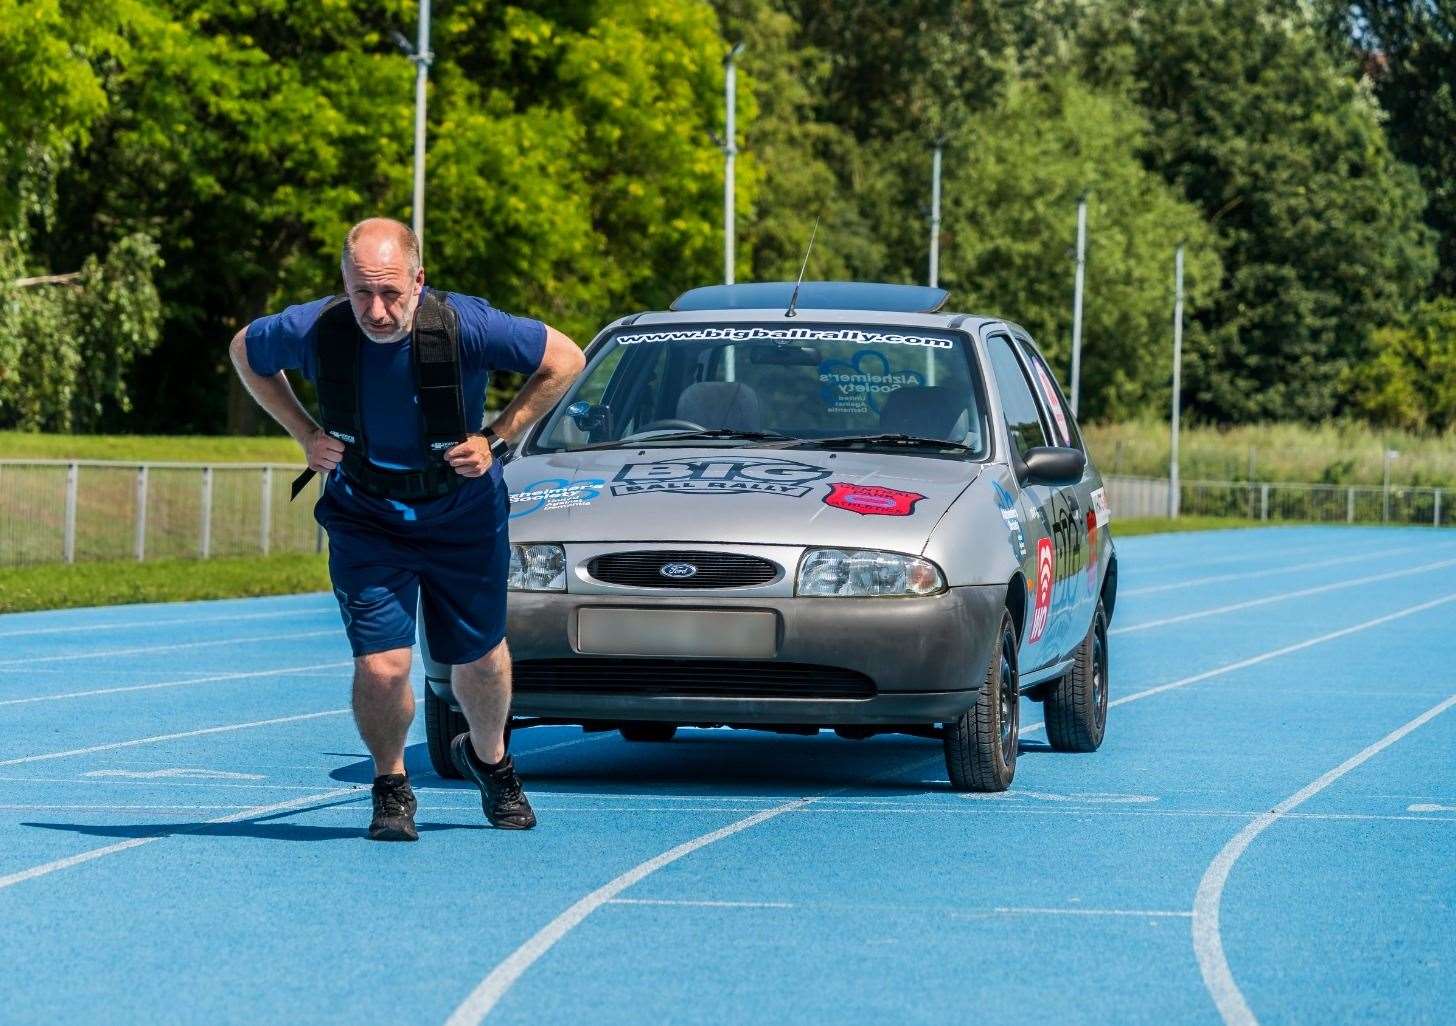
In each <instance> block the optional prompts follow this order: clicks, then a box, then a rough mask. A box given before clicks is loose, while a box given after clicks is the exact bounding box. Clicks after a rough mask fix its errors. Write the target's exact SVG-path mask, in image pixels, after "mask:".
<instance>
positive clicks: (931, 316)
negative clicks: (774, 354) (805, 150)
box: [604, 281, 1029, 337]
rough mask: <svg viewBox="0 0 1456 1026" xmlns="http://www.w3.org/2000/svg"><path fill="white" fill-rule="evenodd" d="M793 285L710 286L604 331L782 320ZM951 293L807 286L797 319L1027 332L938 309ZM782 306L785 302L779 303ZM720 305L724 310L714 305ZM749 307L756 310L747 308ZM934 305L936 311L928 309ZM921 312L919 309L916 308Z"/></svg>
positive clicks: (869, 284) (872, 284)
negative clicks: (999, 327) (991, 327)
mask: <svg viewBox="0 0 1456 1026" xmlns="http://www.w3.org/2000/svg"><path fill="white" fill-rule="evenodd" d="M793 288H794V283H793V282H751V283H746V284H741V285H708V286H703V287H701V288H696V289H690V290H688V291H687V292H684V293H683V294H682V295H681V296H679V297H678V298H677V300H675V301H674V302H673V304H672V308H671V309H668V310H652V311H646V312H643V313H636V314H631V315H629V316H627V317H621V318H618V319H617V320H616V321H613V322H612V323H611V324H609V325H607V328H606V329H604V330H609V329H612V328H619V327H625V326H627V325H634V326H645V325H649V324H699V323H702V322H703V321H705V320H713V321H718V322H724V321H729V322H732V321H755V322H760V323H761V322H763V321H766V320H768V321H784V322H785V323H786V324H787V323H794V322H793V321H789V320H787V319H786V318H785V311H786V310H787V308H788V298H789V295H790V293H791V292H792V291H793ZM948 295H949V294H948V293H947V292H946V291H945V290H944V289H931V288H928V287H926V286H921V285H891V284H884V283H875V282H807V281H806V282H804V283H803V286H802V288H801V289H800V291H799V302H798V304H797V307H796V319H797V320H798V322H799V323H802V322H803V321H804V320H813V321H818V322H821V323H822V322H826V321H827V322H830V323H836V324H840V323H844V324H896V325H903V326H906V327H921V328H939V329H942V330H943V329H947V328H959V329H962V330H965V331H970V332H979V330H980V329H981V327H982V326H984V325H987V324H1005V325H1007V326H1008V327H1011V328H1015V329H1016V330H1018V331H1020V332H1022V333H1023V334H1028V337H1029V333H1027V332H1026V330H1025V329H1024V328H1022V327H1021V326H1020V325H1018V324H1016V323H1015V322H1013V321H1008V320H1006V319H1005V318H1003V317H996V316H993V315H988V314H974V313H958V312H955V311H946V310H942V309H940V308H939V307H940V305H941V304H943V303H944V302H945V299H944V298H937V297H946V296H948ZM780 301H782V302H780ZM718 303H722V304H723V305H721V306H720V305H715V304H718ZM748 303H751V304H752V305H744V304H748ZM927 305H932V306H933V309H934V312H929V311H927V310H925V309H924V307H926V306H927ZM914 307H918V308H919V309H914Z"/></svg>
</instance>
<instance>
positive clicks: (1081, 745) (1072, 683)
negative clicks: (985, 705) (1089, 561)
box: [1045, 602, 1107, 752]
mask: <svg viewBox="0 0 1456 1026" xmlns="http://www.w3.org/2000/svg"><path fill="white" fill-rule="evenodd" d="M1045 719H1046V732H1047V740H1048V741H1049V742H1051V746H1052V748H1053V749H1055V750H1056V751H1058V752H1095V751H1097V749H1098V747H1099V746H1100V745H1101V744H1102V737H1103V734H1105V733H1106V731H1107V614H1106V613H1105V612H1104V611H1103V609H1102V603H1101V602H1098V603H1097V611H1096V612H1095V613H1094V614H1093V615H1092V626H1090V627H1088V628H1087V636H1086V637H1085V638H1083V639H1082V644H1080V645H1078V646H1077V655H1076V659H1075V661H1074V662H1073V663H1072V668H1071V670H1069V671H1068V672H1067V675H1066V676H1065V677H1063V678H1062V679H1061V680H1059V681H1057V683H1056V687H1054V688H1053V689H1052V691H1051V693H1050V694H1049V695H1047V699H1046V710H1045Z"/></svg>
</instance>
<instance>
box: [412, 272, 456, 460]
mask: <svg viewBox="0 0 1456 1026" xmlns="http://www.w3.org/2000/svg"><path fill="white" fill-rule="evenodd" d="M412 352H413V354H414V365H415V387H416V388H417V390H418V392H419V398H420V414H421V416H422V418H423V419H424V442H425V456H426V463H427V464H428V463H430V462H432V461H433V460H437V459H438V458H439V454H440V453H442V452H444V451H445V450H446V449H448V448H450V447H451V446H453V445H456V444H457V443H459V442H460V441H461V440H463V439H464V438H465V435H466V432H467V431H468V428H467V427H466V424H465V400H464V397H463V394H462V390H461V384H460V318H459V316H458V315H457V314H456V313H455V310H454V309H453V308H452V307H451V306H450V304H449V303H447V302H446V301H445V300H444V299H442V298H440V296H439V295H438V294H437V293H435V292H433V291H431V292H427V293H426V294H425V295H424V297H422V298H421V300H420V305H419V308H418V309H417V310H416V311H415V328H414V345H413V348H412Z"/></svg>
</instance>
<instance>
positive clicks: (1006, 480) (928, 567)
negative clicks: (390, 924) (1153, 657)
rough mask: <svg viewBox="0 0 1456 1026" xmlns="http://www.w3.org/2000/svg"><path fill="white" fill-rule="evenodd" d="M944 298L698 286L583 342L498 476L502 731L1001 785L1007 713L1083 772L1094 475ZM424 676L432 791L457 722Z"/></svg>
mask: <svg viewBox="0 0 1456 1026" xmlns="http://www.w3.org/2000/svg"><path fill="white" fill-rule="evenodd" d="M945 299H946V293H945V292H944V291H941V290H938V289H929V288H922V287H916V286H899V285H866V284H854V283H838V282H818V283H814V282H806V283H804V284H803V285H802V286H800V287H798V291H797V294H796V293H795V286H794V284H793V283H782V284H780V283H763V284H753V285H737V286H713V287H707V288H701V289H695V290H693V291H690V292H688V293H685V294H684V295H683V296H681V297H679V299H678V300H677V302H675V303H674V304H673V306H672V308H671V310H669V311H666V312H662V313H648V314H636V315H633V316H631V317H625V318H622V319H621V320H618V321H616V322H614V323H612V324H611V325H609V326H608V327H607V328H606V329H605V330H604V331H602V333H601V334H600V335H599V336H598V337H597V338H596V339H595V341H593V343H592V345H591V346H590V348H589V349H588V351H587V366H586V369H585V371H584V372H583V373H582V375H581V377H580V378H579V379H578V380H577V381H576V383H575V384H574V386H573V388H572V390H571V391H570V392H569V393H568V394H567V395H565V396H564V397H563V398H562V400H561V401H560V402H559V403H558V404H557V406H556V407H555V408H554V409H553V410H552V412H551V413H550V414H549V415H548V416H546V417H545V418H544V419H543V420H542V421H541V422H540V423H539V424H538V425H537V426H536V427H535V428H534V429H533V430H532V431H530V432H529V433H528V434H527V435H526V436H525V437H524V438H523V439H521V441H520V443H519V444H518V445H517V446H516V448H515V449H514V451H512V452H511V453H510V454H509V455H508V457H506V462H505V466H504V468H503V469H504V473H505V478H506V481H507V484H508V486H509V488H510V492H511V496H510V499H511V524H510V532H511V542H512V560H511V571H510V585H509V586H510V589H511V592H510V599H509V638H510V643H511V651H512V656H513V658H514V664H515V696H514V701H513V704H512V716H513V717H514V718H515V719H514V722H515V724H516V726H517V727H518V728H519V727H520V726H522V725H526V724H531V723H572V724H582V725H583V726H585V727H586V728H587V729H616V730H620V731H621V732H622V734H623V736H625V737H626V738H628V739H630V740H634V741H667V740H669V739H671V738H672V737H673V735H674V732H675V731H676V730H677V728H678V727H679V726H685V725H691V726H713V725H729V726H734V727H751V728H757V729H766V730H780V731H790V732H799V733H812V732H814V731H816V730H818V729H822V728H830V729H833V730H835V731H837V732H838V733H839V734H840V735H842V736H844V737H851V738H863V737H868V736H870V735H871V734H875V733H881V732H890V731H900V732H908V733H912V734H919V735H925V736H933V737H937V738H940V739H942V741H943V744H944V747H945V758H946V765H947V767H948V769H949V773H950V780H951V783H952V784H953V785H954V786H955V787H957V788H959V789H965V790H973V791H1001V790H1004V789H1006V788H1007V787H1008V786H1009V785H1010V784H1011V780H1012V776H1013V774H1014V773H1015V770H1016V756H1017V732H1018V726H1019V704H1020V703H1019V701H1018V697H1019V696H1021V695H1025V696H1027V697H1028V698H1030V699H1033V700H1036V701H1040V702H1042V703H1043V704H1044V706H1045V722H1046V731H1047V737H1048V739H1049V741H1050V742H1051V746H1052V747H1053V748H1055V749H1058V750H1061V751H1079V752H1086V751H1093V750H1095V749H1096V748H1097V747H1098V745H1099V744H1101V741H1102V737H1103V732H1104V730H1105V727H1106V717H1107V625H1108V621H1109V619H1110V617H1111V616H1112V610H1113V602H1114V598H1115V595H1116V589H1117V556H1116V552H1115V549H1114V546H1113V542H1112V536H1111V534H1110V532H1109V530H1108V526H1109V519H1110V518H1109V513H1108V506H1107V502H1106V500H1105V497H1104V492H1103V486H1102V481H1101V478H1100V477H1099V475H1098V474H1097V471H1096V469H1095V468H1094V467H1093V465H1092V462H1091V460H1090V458H1089V457H1088V455H1087V452H1086V449H1085V447H1084V446H1083V443H1082V439H1081V436H1080V434H1079V433H1078V430H1077V425H1076V423H1075V421H1074V419H1073V417H1072V415H1071V413H1070V411H1069V409H1068V406H1067V404H1066V402H1065V400H1064V399H1063V396H1062V394H1061V392H1060V390H1059V389H1058V387H1057V384H1056V381H1055V379H1054V377H1053V375H1052V373H1051V370H1050V369H1049V368H1048V367H1047V364H1046V361H1045V360H1044V359H1043V358H1042V356H1041V354H1040V353H1039V352H1038V350H1037V348H1036V346H1035V344H1034V343H1033V342H1032V340H1031V338H1030V337H1029V336H1028V335H1027V333H1026V332H1025V331H1023V330H1022V329H1021V328H1019V327H1017V326H1016V325H1015V324H1012V323H1010V322H1007V321H1002V320H998V319H995V318H991V317H980V316H975V315H969V314H948V313H943V312H940V308H941V306H942V305H943V304H944V302H945ZM421 640H422V642H423V631H422V632H421ZM424 654H425V660H426V671H427V673H426V676H427V688H426V695H425V699H426V726H427V733H428V742H429V752H430V756H431V759H432V761H433V763H434V767H435V769H436V771H437V772H439V773H440V774H442V775H445V776H454V775H455V770H454V767H453V766H452V765H451V762H450V758H449V752H448V745H449V741H450V738H451V737H452V736H453V735H454V734H456V733H458V732H460V731H462V730H464V729H465V723H464V720H463V718H462V717H461V715H460V713H459V712H458V711H457V708H456V707H455V705H454V703H453V699H452V697H451V694H450V683H449V670H448V667H444V666H441V665H440V664H437V663H435V662H434V661H433V660H431V659H430V658H429V653H428V651H425V653H424Z"/></svg>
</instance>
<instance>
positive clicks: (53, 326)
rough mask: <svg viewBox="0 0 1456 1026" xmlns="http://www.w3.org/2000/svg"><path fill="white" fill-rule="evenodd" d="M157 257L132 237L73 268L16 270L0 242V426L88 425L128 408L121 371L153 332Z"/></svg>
mask: <svg viewBox="0 0 1456 1026" xmlns="http://www.w3.org/2000/svg"><path fill="white" fill-rule="evenodd" d="M157 262H158V257H157V246H156V243H154V242H153V241H152V240H151V239H150V238H149V237H147V236H146V235H140V234H137V235H129V236H126V237H124V238H122V239H121V240H120V241H119V242H118V243H117V244H116V245H114V246H113V247H112V248H111V250H110V252H108V253H107V255H106V259H105V260H98V259H96V257H94V256H91V257H87V258H86V261H85V263H84V265H83V266H82V268H81V270H80V271H78V272H74V273H69V274H60V275H44V276H37V275H28V276H20V275H18V274H17V271H18V270H19V269H20V267H21V262H20V259H19V250H18V248H17V247H16V245H15V243H13V242H9V243H0V427H7V428H22V429H25V430H32V431H94V430H96V429H97V428H98V427H99V426H100V425H101V424H103V423H104V422H105V421H106V420H107V417H108V415H109V414H111V413H112V412H117V413H125V412H127V411H128V410H129V409H130V406H131V395H130V392H129V389H128V386H127V378H128V373H129V371H130V370H131V367H132V364H133V363H134V362H135V361H136V359H137V358H138V357H140V356H142V355H144V354H145V353H146V352H147V351H148V350H150V349H151V348H152V347H153V346H154V345H156V342H157V337H158V322H159V320H160V318H161V312H160V305H159V303H158V301H157V293H156V290H155V288H154V287H153V285H152V273H153V271H154V270H155V268H156V266H157Z"/></svg>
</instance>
